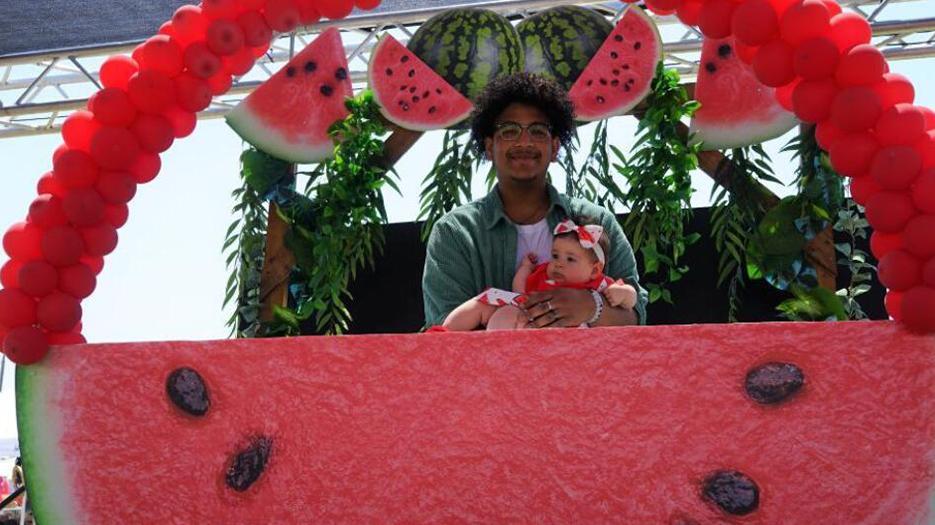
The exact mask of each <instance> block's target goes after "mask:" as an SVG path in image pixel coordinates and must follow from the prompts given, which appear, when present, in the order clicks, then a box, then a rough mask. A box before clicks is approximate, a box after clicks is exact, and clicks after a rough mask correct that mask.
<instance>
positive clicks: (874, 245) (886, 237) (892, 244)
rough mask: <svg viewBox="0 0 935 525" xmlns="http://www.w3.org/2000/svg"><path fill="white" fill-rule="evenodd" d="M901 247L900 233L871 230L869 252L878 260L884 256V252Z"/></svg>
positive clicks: (901, 237) (901, 238)
mask: <svg viewBox="0 0 935 525" xmlns="http://www.w3.org/2000/svg"><path fill="white" fill-rule="evenodd" d="M902 247H903V236H902V234H901V233H881V232H873V234H871V235H870V252H871V253H873V256H874V257H876V258H877V260H878V261H879V260H880V259H882V258H884V257H886V254H888V253H890V252H891V251H893V250H899V249H900V248H902Z"/></svg>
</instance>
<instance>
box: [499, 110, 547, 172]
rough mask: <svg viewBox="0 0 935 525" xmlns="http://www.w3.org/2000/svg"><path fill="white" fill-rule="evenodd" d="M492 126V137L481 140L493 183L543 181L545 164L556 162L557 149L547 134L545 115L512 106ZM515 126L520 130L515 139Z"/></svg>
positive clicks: (540, 112)
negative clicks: (494, 176)
mask: <svg viewBox="0 0 935 525" xmlns="http://www.w3.org/2000/svg"><path fill="white" fill-rule="evenodd" d="M494 124H495V131H494V135H493V137H488V138H487V139H486V140H485V145H486V147H487V157H488V158H489V159H490V161H491V162H493V165H494V168H496V170H497V179H498V180H499V181H501V182H503V181H506V180H512V181H514V182H527V181H537V180H539V178H542V179H544V178H545V174H546V171H547V170H548V169H549V163H551V162H554V161H555V160H556V159H557V158H558V146H559V144H558V139H557V138H555V137H554V136H552V134H551V132H550V131H549V130H548V126H549V120H548V118H547V117H546V115H545V113H543V112H542V111H541V110H540V109H538V108H536V107H534V106H529V105H527V104H520V103H513V104H510V105H509V106H507V108H506V109H505V110H503V113H500V115H499V116H498V117H497V120H496V121H495V123H494ZM517 125H518V126H520V127H521V128H522V130H521V131H520V133H519V136H515V135H516V126H517ZM529 126H533V127H532V129H530V128H529ZM543 132H544V133H543Z"/></svg>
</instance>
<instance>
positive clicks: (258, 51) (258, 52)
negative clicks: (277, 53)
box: [211, 44, 269, 93]
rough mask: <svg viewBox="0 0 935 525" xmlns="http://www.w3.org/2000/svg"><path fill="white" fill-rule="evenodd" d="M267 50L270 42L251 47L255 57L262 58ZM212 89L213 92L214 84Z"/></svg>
mask: <svg viewBox="0 0 935 525" xmlns="http://www.w3.org/2000/svg"><path fill="white" fill-rule="evenodd" d="M267 51H269V44H266V45H263V46H257V47H252V48H250V53H252V54H253V58H260V57H262V56H264V55H265V54H266V52H267ZM211 91H212V93H213V92H214V86H211Z"/></svg>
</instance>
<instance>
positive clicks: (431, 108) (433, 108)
mask: <svg viewBox="0 0 935 525" xmlns="http://www.w3.org/2000/svg"><path fill="white" fill-rule="evenodd" d="M436 111H438V110H437V109H436V108H435V106H432V107H430V108H429V115H431V114H432V113H435V112H436Z"/></svg>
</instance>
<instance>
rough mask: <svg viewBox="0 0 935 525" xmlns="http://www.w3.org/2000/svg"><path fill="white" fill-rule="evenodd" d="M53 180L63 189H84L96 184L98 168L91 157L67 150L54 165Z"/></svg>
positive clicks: (78, 151) (82, 152)
mask: <svg viewBox="0 0 935 525" xmlns="http://www.w3.org/2000/svg"><path fill="white" fill-rule="evenodd" d="M54 173H55V179H56V181H57V182H58V183H59V184H61V185H62V186H63V187H65V188H86V187H88V186H93V185H94V183H95V182H97V176H98V167H97V163H96V162H94V159H93V158H91V155H89V154H87V153H85V152H84V151H82V150H77V149H73V150H68V151H66V152H65V153H62V155H61V156H60V157H59V158H58V161H57V162H56V163H55V172H54Z"/></svg>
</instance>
